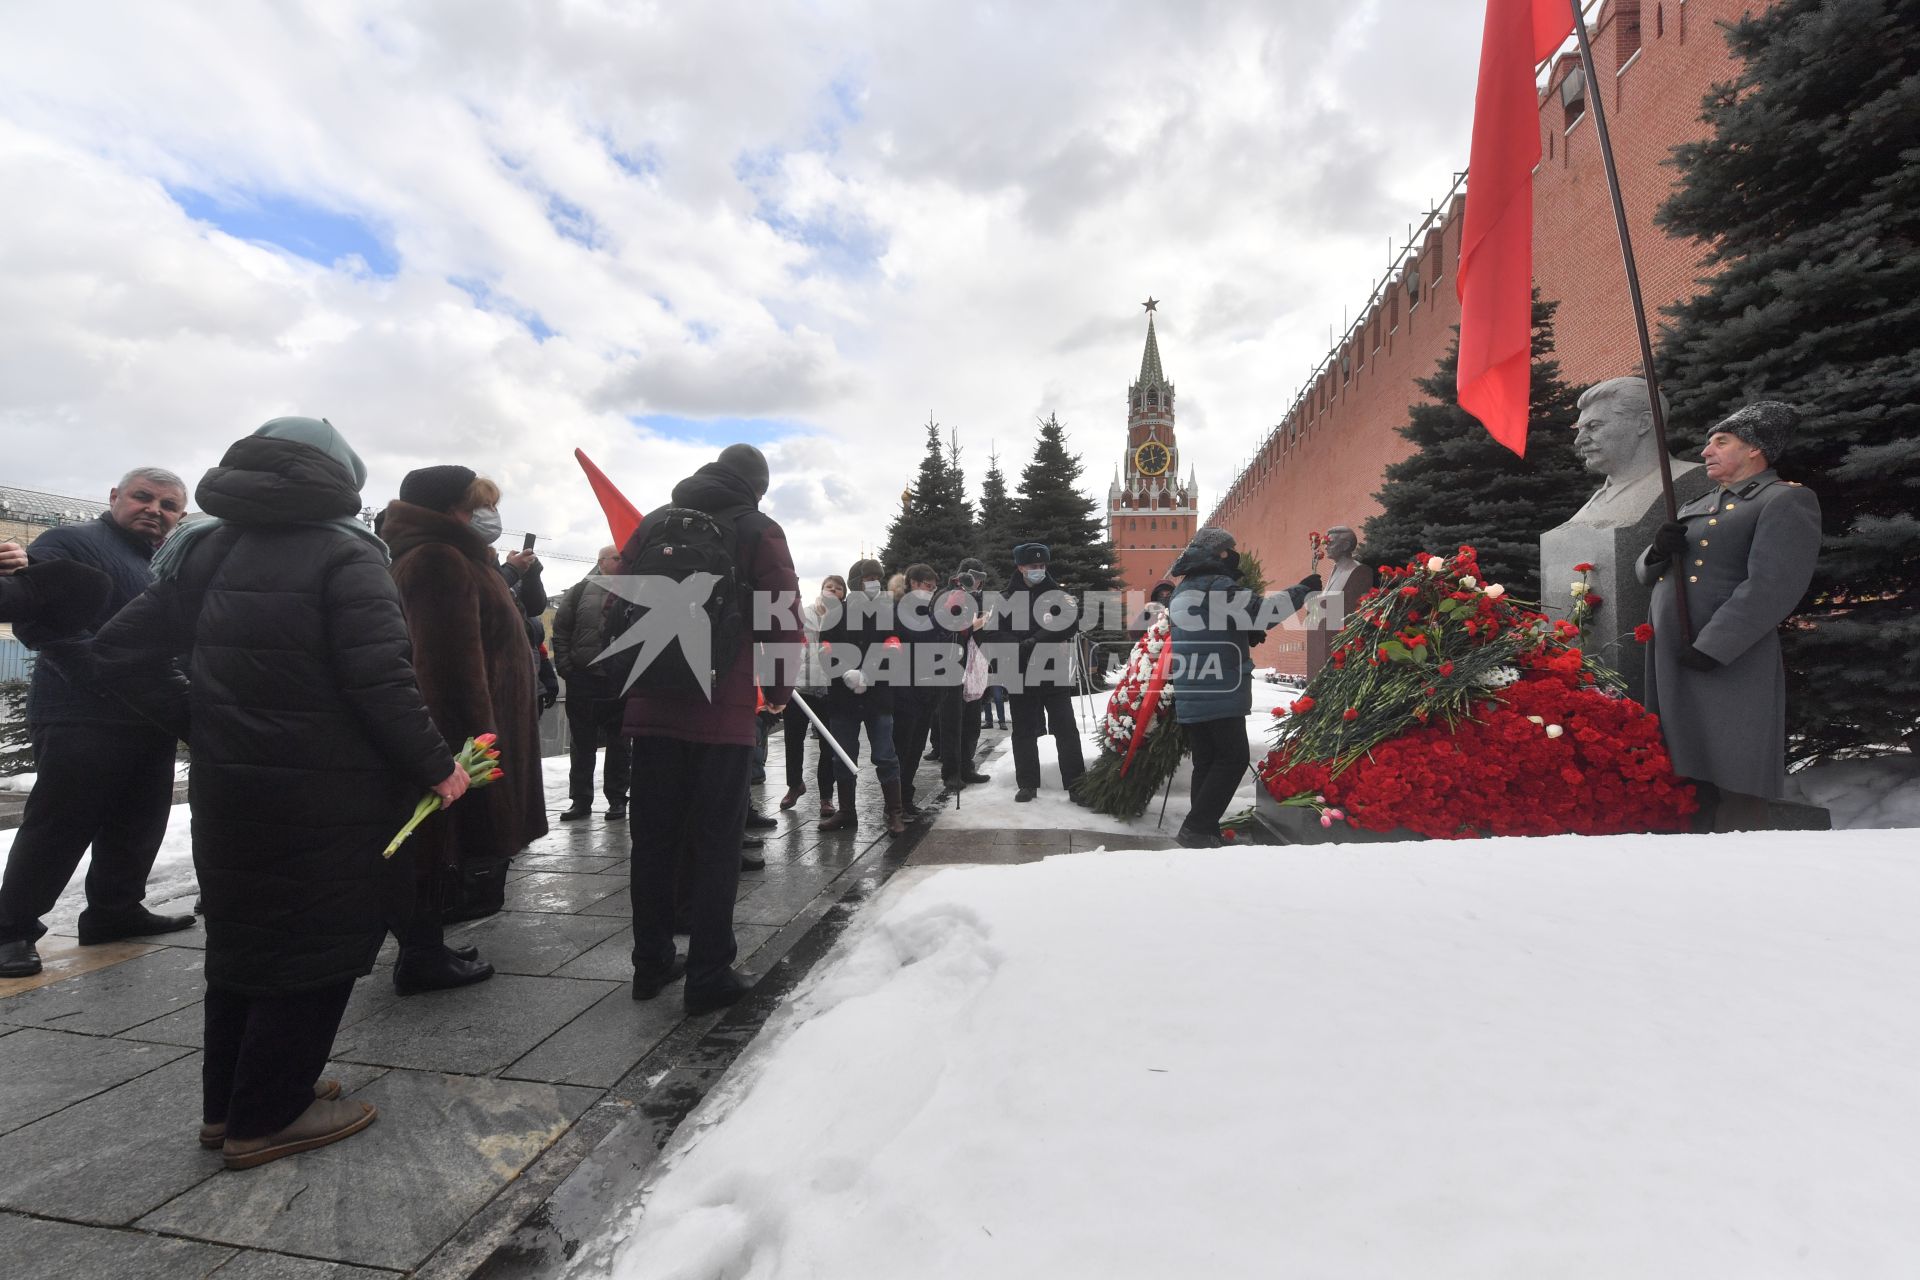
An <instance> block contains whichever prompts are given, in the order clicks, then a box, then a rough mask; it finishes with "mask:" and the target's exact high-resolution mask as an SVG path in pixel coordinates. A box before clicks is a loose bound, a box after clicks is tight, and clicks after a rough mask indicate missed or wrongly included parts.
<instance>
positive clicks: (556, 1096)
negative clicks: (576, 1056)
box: [141, 1071, 599, 1269]
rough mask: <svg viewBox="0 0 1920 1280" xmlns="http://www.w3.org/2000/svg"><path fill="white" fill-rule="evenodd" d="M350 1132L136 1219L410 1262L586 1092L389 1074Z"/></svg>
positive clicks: (487, 1195) (362, 1260)
mask: <svg viewBox="0 0 1920 1280" xmlns="http://www.w3.org/2000/svg"><path fill="white" fill-rule="evenodd" d="M354 1096H355V1097H356V1098H359V1099H361V1100H363V1101H367V1102H372V1103H374V1104H375V1105H376V1106H378V1107H379V1108H380V1118H379V1119H378V1120H376V1121H375V1122H374V1124H373V1125H372V1127H371V1128H369V1129H367V1130H366V1131H365V1132H364V1133H361V1134H358V1135H356V1136H354V1137H353V1138H351V1139H349V1140H347V1141H345V1142H341V1143H336V1144H335V1145H333V1146H330V1147H322V1148H321V1149H319V1150H318V1151H310V1152H307V1153H306V1154H304V1155H299V1156H292V1157H289V1158H287V1159H285V1160H280V1161H276V1162H275V1163H273V1164H268V1165H262V1166H260V1167H259V1168H257V1169H250V1170H246V1171H244V1172H240V1173H227V1172H223V1173H221V1174H219V1175H218V1176H216V1177H214V1178H211V1179H209V1180H207V1181H206V1182H203V1183H201V1184H200V1185H199V1186H198V1187H196V1188H194V1190H192V1191H190V1192H188V1193H187V1194H186V1195H184V1196H181V1197H179V1198H178V1199H176V1200H174V1201H173V1202H172V1203H170V1204H168V1205H167V1206H166V1207H164V1208H163V1209H161V1210H159V1211H158V1212H155V1213H152V1214H149V1215H148V1216H147V1217H145V1218H143V1219H142V1220H141V1225H142V1226H145V1227H150V1228H154V1229H159V1230H166V1231H172V1232H177V1233H179V1234H182V1235H190V1236H194V1237H196V1238H199V1239H205V1240H215V1241H219V1242H221V1243H225V1244H236V1245H253V1246H260V1247H269V1248H275V1249H280V1250H285V1251H287V1252H291V1253H299V1254H306V1255H310V1256H324V1257H328V1258H332V1259H335V1260H338V1261H342V1262H351V1263H357V1264H360V1265H363V1266H383V1267H394V1268H400V1269H406V1268H411V1267H413V1266H416V1265H418V1264H419V1263H420V1262H421V1261H423V1260H424V1259H425V1258H426V1257H427V1255H428V1254H430V1253H432V1252H433V1250H434V1249H435V1247H437V1246H438V1245H439V1244H440V1243H441V1242H442V1241H443V1240H445V1239H447V1237H448V1236H450V1235H452V1234H453V1233H454V1232H455V1231H456V1230H458V1229H459V1227H460V1225H461V1224H462V1223H464V1222H465V1221H466V1220H467V1219H468V1218H469V1217H470V1216H472V1214H473V1213H474V1212H475V1211H477V1210H478V1209H479V1208H480V1207H481V1206H482V1205H484V1204H485V1203H486V1202H487V1201H488V1200H489V1199H491V1198H492V1197H493V1195H494V1194H495V1193H496V1192H498V1191H499V1189H500V1188H501V1187H502V1186H504V1185H506V1184H507V1183H508V1182H510V1181H512V1180H513V1179H514V1178H515V1177H517V1176H518V1175H519V1173H520V1171H521V1170H522V1169H524V1168H525V1167H526V1166H527V1165H528V1164H529V1163H530V1162H532V1161H533V1160H534V1159H535V1157H537V1156H538V1155H539V1154H540V1153H541V1152H542V1151H544V1150H545V1149H546V1148H547V1147H548V1146H549V1145H550V1144H552V1143H553V1141H554V1140H555V1139H557V1138H558V1137H559V1136H560V1135H561V1134H562V1133H564V1132H566V1130H567V1127H568V1126H569V1125H570V1124H571V1123H572V1122H573V1121H574V1120H575V1119H577V1118H578V1117H579V1116H580V1114H581V1113H582V1112H584V1111H585V1110H586V1109H587V1108H588V1107H589V1106H591V1105H592V1104H593V1102H594V1101H595V1099H596V1098H598V1097H599V1091H598V1090H595V1089H584V1088H570V1087H567V1086H561V1085H550V1084H536V1083H529V1082H524V1081H508V1080H490V1079H480V1078H476V1077H472V1076H450V1075H439V1074H433V1073H426V1072H415V1071H392V1072H389V1073H387V1074H386V1075H384V1076H382V1077H381V1078H380V1079H378V1080H376V1081H374V1082H373V1083H372V1084H371V1085H369V1086H367V1087H366V1088H365V1089H362V1090H361V1091H360V1092H359V1093H357V1094H355V1095H354Z"/></svg>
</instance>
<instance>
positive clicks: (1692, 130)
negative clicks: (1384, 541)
mask: <svg viewBox="0 0 1920 1280" xmlns="http://www.w3.org/2000/svg"><path fill="white" fill-rule="evenodd" d="M1754 7H1755V0H1608V2H1607V3H1604V4H1602V5H1600V6H1598V8H1597V12H1596V11H1595V10H1594V9H1589V11H1588V23H1589V25H1590V29H1591V34H1592V41H1593V51H1594V59H1595V61H1596V63H1597V64H1598V65H1597V66H1595V67H1594V68H1593V71H1592V74H1591V75H1585V74H1582V72H1581V68H1580V65H1579V64H1580V60H1579V57H1578V55H1577V53H1567V54H1562V55H1561V56H1560V57H1558V58H1556V59H1555V60H1554V61H1553V63H1552V64H1551V66H1550V67H1547V68H1544V70H1545V72H1546V77H1545V81H1544V83H1545V88H1544V90H1543V93H1542V96H1541V100H1540V153H1541V159H1540V167H1539V168H1538V169H1537V170H1536V171H1535V173H1534V186H1533V206H1534V250H1533V252H1534V262H1533V270H1534V282H1535V284H1536V285H1537V286H1538V287H1539V289H1540V292H1541V296H1542V297H1543V298H1546V299H1549V300H1552V301H1557V302H1559V304H1560V308H1559V313H1558V315H1557V316H1556V317H1555V343H1556V356H1557V358H1558V359H1559V361H1560V364H1561V374H1562V376H1563V377H1564V378H1565V379H1566V380H1567V381H1568V382H1569V383H1572V384H1574V385H1576V386H1585V385H1588V384H1591V383H1594V382H1597V381H1600V380H1602V379H1604V378H1610V377H1615V376H1618V375H1620V374H1627V373H1633V372H1636V371H1637V370H1638V367H1639V363H1640V361H1639V344H1638V339H1637V338H1636V337H1635V336H1634V329H1633V311H1632V307H1631V304H1630V303H1629V301H1628V298H1627V287H1626V273H1625V269H1624V267H1623V266H1622V264H1621V259H1620V249H1619V243H1618V240H1617V238H1616V236H1615V234H1614V225H1613V211H1612V206H1611V203H1610V201H1609V198H1608V194H1607V183H1606V175H1605V172H1604V170H1603V169H1602V166H1601V161H1600V152H1599V145H1598V143H1597V141H1596V138H1595V133H1594V127H1593V120H1592V117H1591V115H1590V114H1588V113H1587V112H1586V110H1585V103H1586V96H1585V95H1587V94H1590V93H1594V92H1604V93H1605V94H1606V95H1607V97H1606V109H1607V123H1608V127H1609V129H1610V131H1611V133H1612V135H1613V143H1614V153H1615V161H1616V163H1617V165H1618V167H1619V170H1620V176H1621V185H1622V190H1623V195H1624V199H1625V203H1626V208H1627V216H1628V219H1629V223H1630V226H1631V231H1632V235H1633V243H1634V251H1635V257H1636V259H1637V261H1638V263H1639V267H1640V279H1641V287H1642V289H1643V290H1644V293H1645V298H1646V304H1647V308H1648V312H1649V315H1650V316H1652V317H1657V315H1658V311H1659V308H1661V307H1662V306H1665V305H1666V304H1668V303H1670V302H1673V301H1675V300H1677V299H1679V298H1682V297H1685V296H1687V295H1688V294H1690V293H1691V292H1692V291H1693V288H1694V280H1695V278H1696V276H1697V275H1698V274H1699V267H1698V262H1699V259H1700V257H1701V254H1702V247H1701V246H1699V245H1697V244H1693V243H1689V242H1681V241H1676V240H1673V239H1670V238H1668V237H1667V236H1665V235H1664V234H1662V233H1661V232H1660V231H1659V230H1658V229H1657V228H1656V227H1655V226H1654V224H1653V215H1654V211H1655V209H1656V208H1657V207H1658V206H1659V204H1660V202H1661V201H1662V200H1663V199H1664V198H1665V196H1666V194H1667V192H1668V191H1669V190H1670V189H1671V187H1672V183H1673V179H1674V171H1673V169H1672V168H1671V167H1670V166H1669V165H1667V164H1665V163H1664V162H1665V161H1666V159H1667V157H1668V155H1669V153H1670V152H1671V149H1672V148H1673V147H1674V146H1675V145H1676V144H1678V143H1681V142H1686V141H1690V140H1693V139H1696V138H1699V137H1701V136H1703V135H1704V132H1705V126H1704V125H1703V124H1702V123H1701V122H1700V103H1701V99H1702V98H1703V97H1705V96H1706V94H1707V92H1708V90H1709V89H1710V88H1711V87H1712V86H1713V85H1714V84H1716V83H1720V82H1725V81H1728V80H1731V79H1732V78H1733V77H1734V75H1735V74H1737V64H1736V63H1735V61H1734V59H1732V58H1731V57H1730V56H1729V55H1728V52H1727V46H1726V41H1725V39H1724V37H1723V34H1722V32H1721V30H1720V29H1719V27H1718V26H1717V25H1716V24H1717V23H1719V22H1722V21H1729V20H1732V19H1735V18H1738V17H1739V16H1740V15H1741V14H1742V13H1743V12H1746V11H1748V10H1751V9H1753V8H1754ZM1467 198H1468V193H1467V189H1466V179H1465V175H1462V177H1461V179H1459V180H1457V181H1456V183H1455V186H1454V189H1453V190H1452V191H1451V192H1449V193H1448V194H1447V195H1446V197H1445V198H1444V199H1443V200H1442V201H1441V202H1440V203H1439V204H1438V205H1437V206H1436V207H1435V208H1434V209H1433V211H1432V212H1431V213H1430V214H1429V215H1428V218H1427V220H1426V222H1425V223H1424V224H1423V225H1422V226H1420V227H1419V228H1417V229H1416V231H1415V233H1414V235H1413V237H1412V242H1411V244H1410V246H1409V247H1408V249H1407V250H1406V251H1405V252H1404V253H1403V255H1402V256H1401V258H1400V260H1399V261H1398V263H1397V264H1396V265H1395V266H1394V268H1393V270H1392V271H1391V272H1390V273H1389V274H1388V276H1387V277H1386V278H1385V279H1383V280H1382V281H1381V283H1380V284H1379V286H1377V287H1376V288H1375V290H1374V293H1373V295H1372V296H1371V297H1370V298H1368V299H1367V300H1366V301H1365V304H1364V305H1363V306H1362V307H1361V309H1360V318H1359V319H1358V320H1357V321H1355V322H1354V324H1353V326H1352V327H1351V328H1350V329H1349V330H1348V331H1347V333H1346V335H1345V336H1344V337H1342V338H1341V339H1340V341H1339V342H1338V343H1336V345H1335V346H1334V348H1333V349H1332V350H1331V351H1330V352H1329V353H1328V354H1327V357H1326V359H1325V360H1324V361H1323V362H1322V365H1321V367H1320V369H1319V371H1318V373H1317V374H1316V375H1315V376H1314V377H1313V379H1312V380H1311V381H1310V382H1309V383H1308V384H1307V386H1306V387H1304V388H1303V389H1302V390H1301V392H1300V393H1299V396H1298V398H1297V399H1296V400H1295V402H1294V404H1293V405H1292V406H1291V407H1290V408H1289V410H1288V411H1287V413H1286V416H1285V417H1284V418H1283V419H1282V420H1281V422H1280V424H1279V425H1278V426H1275V427H1273V428H1272V429H1271V430H1270V431H1269V432H1268V434H1267V435H1266V437H1265V438H1264V439H1263V440H1260V441H1258V442H1257V444H1256V447H1255V449H1254V453H1253V455H1252V458H1251V460H1250V461H1249V462H1248V464H1247V465H1246V467H1245V468H1244V469H1243V470H1242V471H1241V473H1240V474H1239V476H1238V477H1237V478H1235V480H1234V481H1233V483H1232V484H1231V485H1229V486H1228V488H1227V491H1226V493H1225V494H1224V495H1223V496H1222V497H1221V498H1220V500H1219V502H1218V503H1217V504H1216V505H1215V506H1214V508H1213V510H1212V512H1211V514H1210V515H1209V516H1208V517H1207V519H1206V520H1204V521H1202V522H1201V523H1203V524H1217V525H1221V526H1223V527H1225V528H1226V529H1228V530H1230V531H1231V532H1232V533H1233V535H1234V537H1235V539H1236V540H1237V541H1238V542H1239V544H1240V546H1241V547H1242V548H1244V549H1248V550H1251V551H1253V552H1255V553H1256V554H1257V555H1258V556H1259V557H1260V561H1261V564H1262V565H1263V566H1264V568H1265V571H1266V576H1267V582H1268V586H1269V589H1276V588H1278V587H1282V586H1285V585H1287V584H1288V583H1291V582H1297V581H1299V579H1300V578H1301V577H1302V576H1304V575H1305V574H1306V573H1307V572H1308V569H1309V564H1310V561H1309V557H1310V554H1311V552H1310V547H1309V542H1308V535H1309V533H1310V532H1313V531H1317V530H1325V529H1326V528H1327V527H1328V526H1329V525H1334V524H1347V525H1351V526H1353V527H1354V528H1355V529H1359V528H1360V527H1361V525H1362V524H1363V523H1364V522H1365V520H1366V519H1367V517H1368V516H1370V515H1372V514H1374V513H1375V512H1376V511H1378V510H1379V506H1378V504H1377V503H1375V502H1374V500H1373V492H1374V490H1375V489H1377V488H1378V487H1379V485H1380V482H1381V477H1382V472H1383V470H1384V468H1385V467H1386V466H1387V464H1389V463H1391V462H1395V461H1398V460H1399V459H1401V458H1403V457H1405V456H1406V455H1407V454H1408V453H1409V452H1410V451H1411V450H1410V447H1409V446H1408V444H1407V442H1406V441H1405V440H1403V439H1402V438H1401V437H1400V436H1399V435H1398V434H1397V432H1396V430H1395V429H1396V428H1397V427H1399V426H1401V425H1403V424H1404V423H1405V422H1406V420H1407V406H1408V405H1409V404H1410V403H1412V402H1413V401H1414V400H1416V399H1417V398H1418V397H1419V396H1420V392H1419V390H1418V388H1416V387H1415V386H1414V382H1415V380H1416V379H1419V378H1424V377H1427V376H1429V375H1431V374H1432V372H1433V370H1434V366H1435V364H1436V363H1437V362H1438V361H1439V359H1440V358H1441V356H1442V355H1444V354H1445V352H1446V350H1447V347H1448V345H1449V344H1450V342H1451V340H1452V334H1453V328H1454V326H1455V325H1456V324H1458V323H1459V320H1460V304H1459V300H1458V298H1457V297H1456V296H1455V294H1454V279H1453V273H1454V271H1455V269H1456V267H1457V265H1458V262H1459V257H1460V229H1461V214H1462V212H1463V211H1464V210H1465V208H1466V200H1467ZM1656 323H1657V319H1656ZM1155 354H1156V360H1155V362H1154V363H1155V369H1154V372H1155V373H1157V372H1158V368H1157V366H1158V361H1157V352H1156V353H1155ZM1169 400H1170V397H1169ZM1130 425H1132V426H1133V427H1134V430H1133V431H1132V432H1130V436H1135V435H1137V434H1138V426H1137V420H1136V423H1135V424H1130ZM1701 425H1702V424H1699V423H1689V422H1676V423H1673V424H1672V428H1673V434H1674V438H1675V439H1676V440H1686V439H1690V438H1692V437H1693V436H1694V435H1695V434H1696V433H1697V432H1698V430H1699V429H1700V427H1701ZM1130 443H1132V441H1131V440H1130ZM1176 474H1177V472H1176ZM1180 496H1182V497H1184V496H1186V495H1184V494H1182V495H1180ZM1189 500H1190V499H1189ZM1116 514H1117V513H1116ZM1119 531H1120V530H1119V528H1118V522H1117V521H1116V528H1115V532H1116V533H1118V532H1119ZM1436 550H1451V548H1436ZM1360 554H1361V558H1362V559H1365V558H1366V549H1365V547H1362V548H1361V552H1360ZM1127 567H1128V569H1129V570H1131V569H1132V568H1133V566H1132V565H1131V564H1128V565H1127ZM1151 585H1152V582H1151V581H1134V580H1133V577H1132V576H1131V574H1129V576H1128V578H1127V586H1128V587H1130V588H1133V589H1136V590H1143V589H1145V588H1147V587H1150V586H1151ZM1513 586H1514V588H1515V590H1516V591H1518V592H1520V593H1522V594H1525V595H1532V594H1533V593H1534V592H1535V591H1536V589H1537V584H1535V583H1525V584H1519V583H1516V584H1513ZM1254 660H1255V662H1256V664H1258V665H1261V666H1272V667H1277V668H1279V669H1280V670H1281V671H1284V672H1289V673H1292V674H1302V673H1304V671H1305V668H1306V641H1305V638H1304V635H1303V634H1302V633H1301V632H1300V631H1298V630H1291V631H1277V632H1274V633H1273V634H1272V635H1271V636H1270V637H1269V639H1268V640H1267V642H1266V643H1265V644H1264V645H1262V646H1261V647H1260V648H1259V649H1257V650H1255V652H1254Z"/></svg>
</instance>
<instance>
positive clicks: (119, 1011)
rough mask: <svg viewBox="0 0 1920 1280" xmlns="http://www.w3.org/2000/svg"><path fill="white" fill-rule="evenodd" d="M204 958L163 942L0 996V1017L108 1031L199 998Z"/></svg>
mask: <svg viewBox="0 0 1920 1280" xmlns="http://www.w3.org/2000/svg"><path fill="white" fill-rule="evenodd" d="M203 961H204V957H203V956H202V955H201V954H200V953H199V952H198V951H194V950H190V949H188V948H185V947H162V948H160V949H159V950H157V951H150V952H147V953H146V954H145V955H139V956H135V957H133V958H132V959H131V960H126V961H123V962H122V963H120V964H117V965H114V966H112V967H111V968H106V969H101V970H98V971H96V972H94V973H90V974H85V975H83V976H81V977H78V978H68V979H66V980H65V981H62V982H56V983H53V984H52V985H51V986H45V987H40V988H38V989H37V990H34V991H28V992H24V993H22V994H20V995H17V996H11V997H9V998H7V999H6V1000H0V1022H9V1023H13V1024H14V1025H16V1026H28V1027H53V1028H57V1029H59V1030H61V1031H82V1032H86V1033H88V1034H90V1035H112V1034H114V1033H115V1032H119V1031H125V1030H127V1029H128V1028H129V1027H137V1026H139V1025H140V1024H141V1023H143V1022H151V1021H152V1020H153V1019H155V1018H158V1017H160V1016H161V1015H162V1014H166V1013H171V1012H172V1011H173V1010H175V1009H179V1008H182V1007H184V1006H186V1005H191V1004H196V1003H198V1002H199V1000H200V996H201V993H202V991H203V990H204V989H205V987H206V980H205V979H204V978H203V977H202V976H201V972H202V969H203V967H204V966H203Z"/></svg>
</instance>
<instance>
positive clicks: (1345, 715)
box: [1340, 707, 1360, 720]
mask: <svg viewBox="0 0 1920 1280" xmlns="http://www.w3.org/2000/svg"><path fill="white" fill-rule="evenodd" d="M1340 718H1341V719H1342V720H1358V719H1359V718H1360V708H1358V707H1348V708H1347V709H1346V710H1345V711H1342V712H1341V713H1340Z"/></svg>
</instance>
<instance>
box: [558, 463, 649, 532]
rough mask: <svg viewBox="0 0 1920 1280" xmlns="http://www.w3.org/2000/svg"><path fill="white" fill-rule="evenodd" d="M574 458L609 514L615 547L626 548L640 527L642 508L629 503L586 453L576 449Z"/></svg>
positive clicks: (609, 526) (625, 496)
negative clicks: (628, 540)
mask: <svg viewBox="0 0 1920 1280" xmlns="http://www.w3.org/2000/svg"><path fill="white" fill-rule="evenodd" d="M573 456H574V457H575V458H576V459H578V460H579V463H580V469H581V470H582V471H584V472H586V473H587V483H588V484H590V485H592V486H593V496H594V497H596V498H598V499H600V509H601V510H602V511H604V512H606V513H607V528H608V529H609V530H610V531H611V532H612V533H613V545H614V546H616V547H625V546H626V545H627V539H628V538H631V537H632V536H633V531H634V530H635V529H638V528H639V527H640V508H638V507H636V506H634V505H633V504H632V503H631V502H628V501H627V495H626V494H624V493H621V492H620V491H619V490H618V489H616V488H614V487H613V481H611V480H609V479H607V477H606V476H605V474H603V473H602V472H601V470H600V468H598V467H596V466H594V465H593V459H591V458H589V457H587V455H586V453H585V452H583V451H582V450H579V449H575V450H574V451H573Z"/></svg>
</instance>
